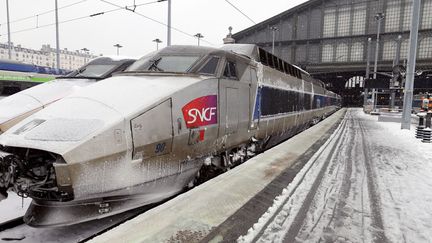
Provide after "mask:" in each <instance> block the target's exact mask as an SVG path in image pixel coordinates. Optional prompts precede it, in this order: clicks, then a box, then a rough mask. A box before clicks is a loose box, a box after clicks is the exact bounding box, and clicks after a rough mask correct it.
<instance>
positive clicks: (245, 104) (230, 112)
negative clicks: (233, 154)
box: [219, 59, 252, 146]
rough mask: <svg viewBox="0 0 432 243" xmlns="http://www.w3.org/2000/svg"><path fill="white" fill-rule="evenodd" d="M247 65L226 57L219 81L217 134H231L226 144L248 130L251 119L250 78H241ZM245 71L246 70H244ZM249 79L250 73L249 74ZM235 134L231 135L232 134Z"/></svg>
mask: <svg viewBox="0 0 432 243" xmlns="http://www.w3.org/2000/svg"><path fill="white" fill-rule="evenodd" d="M246 67H247V65H246V64H242V63H239V62H236V61H235V60H230V59H227V60H226V63H225V67H224V71H223V75H222V77H221V79H220V81H219V92H220V93H219V97H220V99H219V107H220V122H219V135H220V136H221V137H223V136H231V138H230V139H228V141H227V142H226V145H227V146H229V145H230V144H234V143H236V140H237V139H241V138H242V137H243V136H242V135H244V133H245V132H246V133H247V131H248V128H249V125H250V121H251V120H250V119H251V117H252V116H251V111H250V101H249V100H250V97H249V96H250V80H248V81H246V79H244V78H243V75H244V74H245V73H247V72H248V73H250V71H249V70H246ZM246 71H247V72H246ZM249 79H250V75H249ZM234 134H235V135H236V136H233V135H234Z"/></svg>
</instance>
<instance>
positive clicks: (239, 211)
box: [92, 109, 346, 242]
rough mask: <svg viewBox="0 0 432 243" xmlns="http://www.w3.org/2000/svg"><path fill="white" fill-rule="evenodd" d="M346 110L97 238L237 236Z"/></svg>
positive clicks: (141, 239) (134, 239)
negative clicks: (251, 212) (233, 232)
mask: <svg viewBox="0 0 432 243" xmlns="http://www.w3.org/2000/svg"><path fill="white" fill-rule="evenodd" d="M345 111H346V110H345V109H342V110H339V111H338V112H336V113H335V114H333V115H332V116H330V117H328V118H327V119H325V120H323V121H321V122H320V123H318V124H317V125H315V126H313V127H311V128H309V129H308V130H306V131H304V132H302V133H300V134H298V135H296V136H294V137H292V138H291V139H289V140H288V141H286V142H284V143H282V144H280V145H278V146H276V147H274V148H272V149H270V150H268V151H266V152H264V153H262V154H260V155H258V156H256V157H254V158H252V159H250V160H249V161H247V162H246V163H244V164H242V165H240V166H237V167H236V168H234V169H232V170H230V171H228V172H227V173H225V174H223V175H220V176H218V177H217V178H215V179H213V180H211V181H208V182H206V183H204V184H202V185H200V186H198V187H196V188H194V189H192V190H190V191H188V192H186V193H184V194H182V195H180V196H178V197H176V198H174V199H172V200H170V201H169V202H167V203H165V204H163V205H161V206H159V207H156V208H154V209H152V210H150V211H148V212H146V213H144V214H142V215H140V216H138V217H136V218H135V219H133V220H130V221H129V222H126V223H124V224H122V225H120V226H118V227H117V228H115V229H113V230H111V231H109V232H107V233H105V234H103V235H101V236H98V237H96V238H94V239H93V240H92V242H170V241H176V242H197V241H200V240H203V239H208V238H209V237H210V238H212V239H214V240H216V241H221V240H224V241H230V240H233V239H234V238H235V239H236V238H237V237H238V236H239V235H241V234H243V233H246V231H247V230H248V228H249V227H250V225H252V224H253V222H255V220H256V219H257V218H258V217H259V216H260V215H261V214H262V213H263V212H265V210H266V209H267V208H268V207H269V206H270V205H271V204H272V201H273V198H274V196H276V195H278V194H280V193H281V191H282V189H283V188H284V187H286V186H287V184H288V183H289V181H290V180H292V179H293V178H294V176H295V174H296V172H297V171H298V170H299V169H300V168H301V167H302V164H304V163H305V162H306V161H307V160H308V159H309V158H310V157H311V156H312V155H313V154H314V152H315V151H316V150H318V149H319V148H320V147H321V145H322V144H323V143H324V142H325V141H326V140H327V138H328V137H329V136H330V134H331V133H332V132H333V131H334V129H335V128H336V126H337V125H338V124H339V122H340V120H341V118H342V117H343V115H344V114H345ZM293 165H296V166H293ZM293 167H295V168H293ZM290 168H292V169H291V171H290ZM282 176H283V177H282ZM271 182H273V183H271ZM254 201H257V202H254ZM250 210H252V211H253V214H251V218H250V219H249V221H250V222H249V223H250V224H246V223H244V224H243V223H239V222H237V221H236V220H235V218H238V217H240V218H242V217H246V220H247V218H248V215H249V211H250ZM233 217H234V218H233ZM232 224H234V225H237V226H236V227H238V229H236V230H235V232H236V234H235V235H231V234H232ZM226 229H230V232H228V231H227V230H226ZM209 240H211V239H209Z"/></svg>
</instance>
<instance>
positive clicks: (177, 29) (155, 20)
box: [100, 0, 215, 46]
mask: <svg viewBox="0 0 432 243" xmlns="http://www.w3.org/2000/svg"><path fill="white" fill-rule="evenodd" d="M100 1H102V2H104V3H107V4H110V5H112V6H116V7H119V8H120V7H121V6H120V5H118V4H115V3H112V2H109V1H107V0H100ZM158 2H160V1H158ZM137 6H138V5H137ZM121 8H124V9H125V10H129V11H131V12H132V13H135V14H137V15H139V16H141V17H143V18H146V19H148V20H150V21H153V22H155V23H158V24H160V25H163V26H165V27H168V24H166V23H164V22H162V21H159V20H157V19H154V18H151V17H148V16H146V15H144V14H142V13H139V12H137V11H135V10H131V9H128V8H127V7H121ZM171 29H173V30H175V31H177V32H179V33H182V34H184V35H187V36H189V37H192V38H194V39H195V36H194V35H192V34H189V33H187V32H186V31H183V30H181V29H179V28H176V27H173V26H171ZM201 41H202V42H205V43H207V44H209V45H212V46H215V44H213V43H211V42H209V41H206V40H201Z"/></svg>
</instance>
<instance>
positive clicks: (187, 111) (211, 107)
mask: <svg viewBox="0 0 432 243" xmlns="http://www.w3.org/2000/svg"><path fill="white" fill-rule="evenodd" d="M182 112H183V117H184V119H185V122H186V127H187V128H195V127H201V126H207V125H211V124H216V123H217V95H208V96H202V97H199V98H196V99H194V100H192V101H191V102H189V103H187V104H186V105H185V106H183V108H182Z"/></svg>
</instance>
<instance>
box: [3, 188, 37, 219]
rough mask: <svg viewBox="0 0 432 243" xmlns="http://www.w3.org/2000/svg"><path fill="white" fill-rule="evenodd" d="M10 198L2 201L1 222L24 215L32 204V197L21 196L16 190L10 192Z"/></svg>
mask: <svg viewBox="0 0 432 243" xmlns="http://www.w3.org/2000/svg"><path fill="white" fill-rule="evenodd" d="M8 194H9V195H8V198H7V199H4V200H2V201H0V223H3V222H6V221H9V220H12V219H15V218H18V217H21V216H24V214H25V212H26V211H27V208H28V207H29V206H30V203H31V199H30V198H22V197H19V196H18V195H17V194H15V193H14V192H8Z"/></svg>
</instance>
